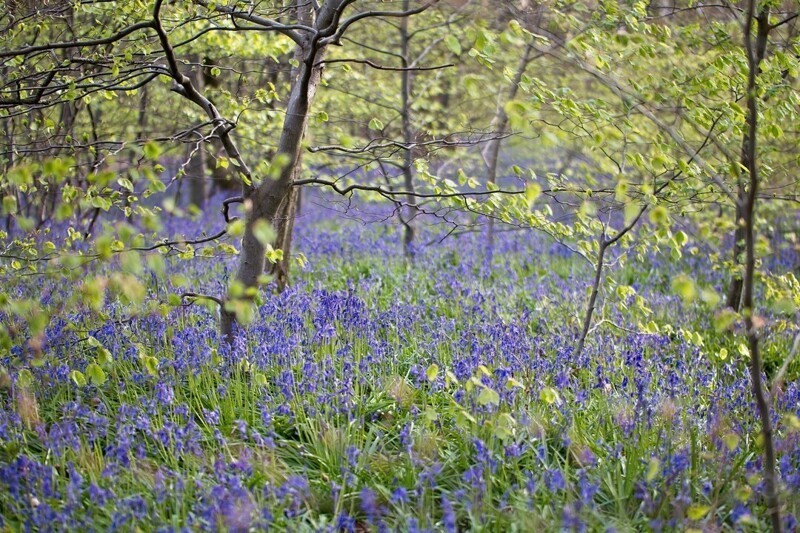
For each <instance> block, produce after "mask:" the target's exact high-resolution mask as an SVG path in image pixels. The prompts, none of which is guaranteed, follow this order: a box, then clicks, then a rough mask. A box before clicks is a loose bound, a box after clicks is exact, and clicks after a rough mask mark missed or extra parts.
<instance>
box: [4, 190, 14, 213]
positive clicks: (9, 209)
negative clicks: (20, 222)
mask: <svg viewBox="0 0 800 533" xmlns="http://www.w3.org/2000/svg"><path fill="white" fill-rule="evenodd" d="M3 214H4V215H16V214H17V198H16V197H15V196H11V195H8V196H4V197H3Z"/></svg>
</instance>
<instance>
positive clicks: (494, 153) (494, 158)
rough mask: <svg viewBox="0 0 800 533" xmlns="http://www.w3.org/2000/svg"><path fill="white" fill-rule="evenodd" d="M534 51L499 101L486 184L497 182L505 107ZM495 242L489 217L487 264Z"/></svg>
mask: <svg viewBox="0 0 800 533" xmlns="http://www.w3.org/2000/svg"><path fill="white" fill-rule="evenodd" d="M532 50H533V48H532V47H530V46H526V47H525V52H524V53H523V54H522V57H520V60H519V63H518V64H517V71H516V73H515V74H514V80H513V81H512V82H511V85H510V86H509V87H508V92H507V93H506V99H505V101H498V102H497V108H496V111H495V115H494V118H492V123H491V126H490V129H491V130H492V132H493V133H495V134H497V135H498V137H497V138H495V139H492V140H491V141H489V143H488V144H487V145H486V148H485V149H484V151H483V162H484V165H485V166H486V183H487V184H491V185H493V184H494V183H495V182H496V181H497V164H498V162H499V159H500V145H501V144H502V142H503V139H502V134H503V133H505V131H506V128H507V127H508V114H507V113H506V109H505V105H506V103H508V102H509V101H510V100H513V99H514V98H515V97H516V96H517V89H518V88H519V83H520V81H522V76H523V75H524V74H525V69H527V68H528V63H530V61H531V51H532ZM494 240H495V221H494V218H492V217H489V221H488V227H487V231H486V261H487V263H491V261H492V257H493V255H494Z"/></svg>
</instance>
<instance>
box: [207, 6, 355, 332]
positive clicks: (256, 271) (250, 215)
mask: <svg viewBox="0 0 800 533" xmlns="http://www.w3.org/2000/svg"><path fill="white" fill-rule="evenodd" d="M342 4H346V0H336V1H329V2H326V3H325V4H323V5H322V7H321V8H320V10H319V16H318V18H317V20H316V21H314V22H315V23H314V26H315V27H316V28H324V29H329V28H333V29H335V27H336V24H338V19H339V15H340V14H341V9H342V8H343V7H344V6H343V5H342ZM304 5H305V4H304ZM305 6H306V7H304V8H299V9H309V7H308V5H305ZM298 47H299V50H298V52H297V54H298V56H297V57H301V58H302V60H301V61H300V63H299V65H298V67H297V69H296V72H297V73H296V75H295V78H294V81H293V83H292V91H291V93H290V95H289V100H288V104H287V106H286V114H285V119H284V122H283V129H282V130H281V136H280V140H279V142H278V148H277V150H276V153H275V157H274V159H273V160H274V161H275V162H280V163H281V164H282V167H281V168H280V173H279V174H278V177H277V178H276V179H275V180H266V181H264V182H262V183H260V184H255V183H254V184H251V185H247V184H244V185H243V192H242V198H243V203H244V210H245V222H246V224H245V232H244V235H243V236H242V250H241V254H240V256H239V268H238V270H237V272H236V276H235V278H234V280H233V282H232V287H231V289H232V290H231V294H229V299H228V301H226V304H225V306H224V309H223V310H222V312H221V317H220V333H221V335H222V337H223V339H224V340H225V341H226V342H228V343H231V344H232V342H233V338H234V335H233V334H234V325H235V323H236V316H235V313H234V312H232V311H233V309H234V308H235V306H236V303H237V302H236V301H235V300H239V301H245V302H247V303H249V302H250V301H251V300H252V298H253V297H254V296H255V292H256V291H257V290H258V287H259V285H260V282H261V279H262V276H263V275H264V272H265V268H264V267H265V257H264V254H265V252H266V246H265V244H266V243H263V242H261V241H260V240H259V239H258V237H257V236H256V233H255V232H254V227H255V226H256V224H257V223H258V222H259V221H266V222H268V223H269V224H271V225H272V226H273V227H275V226H276V221H277V218H278V216H279V213H280V211H281V206H282V205H283V204H284V203H286V204H287V209H288V210H289V211H291V213H292V216H291V217H287V220H289V219H290V218H292V219H293V214H294V208H293V205H294V203H295V202H296V199H295V200H294V201H291V199H290V198H289V197H290V196H291V194H292V191H293V190H294V187H293V183H292V182H293V181H294V177H295V175H296V173H297V170H298V166H299V164H300V151H301V143H302V140H303V136H304V135H305V132H306V127H307V125H308V111H309V108H310V106H311V103H312V102H313V100H314V95H315V94H316V89H317V85H318V83H319V80H320V77H321V75H322V60H323V58H324V56H325V50H326V47H325V46H321V45H319V44H318V43H317V42H316V41H312V40H311V39H309V38H308V37H306V38H304V42H303V44H302V45H298ZM223 142H224V139H223ZM232 148H233V147H232ZM233 149H235V148H233ZM226 151H228V152H230V150H229V147H227V146H226ZM237 155H238V154H237ZM290 227H291V226H290ZM288 233H291V231H289V232H288Z"/></svg>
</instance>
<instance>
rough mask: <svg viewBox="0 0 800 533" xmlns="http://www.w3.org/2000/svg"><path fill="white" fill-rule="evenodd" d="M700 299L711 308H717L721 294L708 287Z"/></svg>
mask: <svg viewBox="0 0 800 533" xmlns="http://www.w3.org/2000/svg"><path fill="white" fill-rule="evenodd" d="M700 299H701V300H702V301H703V302H705V303H706V304H708V305H709V306H710V307H715V306H716V305H717V304H718V303H719V301H720V297H719V294H717V291H715V290H714V289H712V288H711V287H706V288H704V289H702V290H701V291H700Z"/></svg>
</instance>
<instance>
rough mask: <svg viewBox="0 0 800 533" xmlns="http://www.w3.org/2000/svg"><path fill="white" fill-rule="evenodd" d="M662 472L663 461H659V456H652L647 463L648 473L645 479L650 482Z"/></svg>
mask: <svg viewBox="0 0 800 533" xmlns="http://www.w3.org/2000/svg"><path fill="white" fill-rule="evenodd" d="M660 473H661V461H659V460H658V458H657V457H651V458H650V461H649V462H648V463H647V475H646V476H645V479H646V480H647V482H648V483H650V482H652V481H653V480H654V479H656V477H658V474H660Z"/></svg>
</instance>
